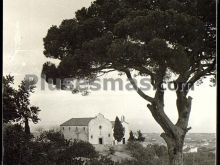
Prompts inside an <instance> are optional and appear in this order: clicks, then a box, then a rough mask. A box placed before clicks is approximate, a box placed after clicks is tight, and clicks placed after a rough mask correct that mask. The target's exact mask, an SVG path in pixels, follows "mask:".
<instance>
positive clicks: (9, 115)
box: [3, 75, 40, 134]
mask: <svg viewBox="0 0 220 165" xmlns="http://www.w3.org/2000/svg"><path fill="white" fill-rule="evenodd" d="M13 83H14V77H13V76H11V75H7V76H5V77H4V76H3V121H4V123H8V122H20V123H24V124H25V132H26V133H28V134H30V128H29V120H31V121H32V122H33V123H35V124H36V123H37V122H38V121H39V120H40V119H39V117H38V113H39V111H40V109H39V107H37V106H34V105H31V103H30V94H31V93H33V92H34V88H35V85H33V82H31V81H29V80H26V79H24V80H23V81H22V82H21V84H20V85H19V86H18V89H15V88H14V87H13Z"/></svg>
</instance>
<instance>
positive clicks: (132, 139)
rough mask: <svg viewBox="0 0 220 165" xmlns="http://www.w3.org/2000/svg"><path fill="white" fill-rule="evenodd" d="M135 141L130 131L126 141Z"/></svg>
mask: <svg viewBox="0 0 220 165" xmlns="http://www.w3.org/2000/svg"><path fill="white" fill-rule="evenodd" d="M135 140H136V139H135V137H134V134H133V132H132V131H130V133H129V139H128V141H129V142H134V141H135Z"/></svg>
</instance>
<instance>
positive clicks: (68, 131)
mask: <svg viewBox="0 0 220 165" xmlns="http://www.w3.org/2000/svg"><path fill="white" fill-rule="evenodd" d="M60 130H61V133H63V135H64V138H65V139H68V140H72V141H74V139H78V140H83V141H88V126H60Z"/></svg>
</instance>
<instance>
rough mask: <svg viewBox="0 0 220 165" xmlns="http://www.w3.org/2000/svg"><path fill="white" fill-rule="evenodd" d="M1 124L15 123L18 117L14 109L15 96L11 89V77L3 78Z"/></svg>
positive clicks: (14, 91) (16, 110) (12, 80)
mask: <svg viewBox="0 0 220 165" xmlns="http://www.w3.org/2000/svg"><path fill="white" fill-rule="evenodd" d="M2 84H3V122H4V123H8V122H11V121H15V119H16V118H18V117H19V115H18V109H17V107H16V101H15V94H16V90H15V89H14V88H13V87H12V85H13V84H14V77H13V76H11V75H7V76H5V77H4V76H3V78H2Z"/></svg>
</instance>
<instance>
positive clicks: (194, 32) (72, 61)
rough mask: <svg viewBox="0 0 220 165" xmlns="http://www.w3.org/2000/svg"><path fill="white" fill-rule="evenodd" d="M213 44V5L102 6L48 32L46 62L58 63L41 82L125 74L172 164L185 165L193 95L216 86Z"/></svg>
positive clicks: (170, 0)
mask: <svg viewBox="0 0 220 165" xmlns="http://www.w3.org/2000/svg"><path fill="white" fill-rule="evenodd" d="M215 42H216V2H215V1H214V0H203V1H198V0H192V1H189V0H164V1H161V0H141V1H138V2H137V1H135V0H96V1H94V2H93V3H92V4H91V6H90V7H88V8H82V9H81V10H78V11H77V12H76V17H75V18H73V19H68V20H64V21H63V22H62V23H61V25H60V26H58V27H57V26H52V27H51V28H50V29H49V30H48V33H47V35H46V37H45V38H44V48H45V50H44V54H45V56H46V57H48V58H55V59H59V60H60V63H59V65H58V66H55V65H54V64H52V63H50V62H47V63H45V64H44V65H43V70H42V75H44V74H45V75H46V80H47V81H48V79H49V78H51V79H53V80H55V78H61V79H62V80H63V79H64V78H87V79H93V78H95V77H97V76H100V74H105V73H108V72H112V71H118V72H122V73H124V74H125V75H126V76H127V78H128V79H129V80H130V83H131V84H132V85H133V87H134V89H136V91H137V93H138V94H139V95H140V97H142V98H143V99H144V100H146V104H147V107H148V109H149V110H150V112H151V113H152V116H153V117H154V119H155V120H156V121H157V123H158V124H159V125H160V126H161V127H162V129H163V131H164V133H162V134H161V136H162V137H163V138H164V140H165V141H166V143H167V146H168V153H169V158H170V164H171V165H182V164H183V157H182V156H183V154H182V148H183V143H184V138H185V135H186V133H187V131H188V130H189V129H190V128H189V127H188V120H189V116H190V111H191V102H192V97H190V96H188V93H189V90H190V89H191V88H192V86H193V85H194V84H195V83H196V82H197V81H200V80H201V79H203V78H205V77H207V76H210V78H211V80H212V81H214V80H215V71H216V43H215ZM133 71H135V73H138V75H139V76H145V77H149V78H150V79H151V84H152V86H153V87H154V89H155V94H154V96H149V95H147V93H146V92H144V91H143V90H141V89H140V88H139V87H138V86H137V84H136V82H135V81H134V79H133V76H132V73H133ZM172 75H174V76H172ZM164 81H165V82H168V81H170V82H174V83H175V84H176V85H177V86H178V88H177V90H176V91H175V92H176V100H175V101H176V109H177V111H178V119H177V122H176V123H174V122H172V121H171V120H170V119H169V117H168V116H167V115H166V113H165V112H164V92H165V90H162V89H161V83H162V82H164ZM182 84H184V85H185V86H184V85H182Z"/></svg>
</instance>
